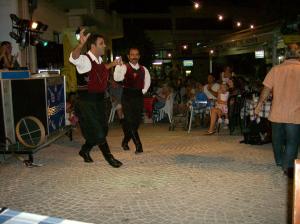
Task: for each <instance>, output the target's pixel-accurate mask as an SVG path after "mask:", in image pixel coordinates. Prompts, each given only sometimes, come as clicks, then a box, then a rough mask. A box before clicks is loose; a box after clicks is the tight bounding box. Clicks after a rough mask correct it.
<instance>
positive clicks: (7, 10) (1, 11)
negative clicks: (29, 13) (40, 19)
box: [0, 0, 19, 54]
mask: <svg viewBox="0 0 300 224" xmlns="http://www.w3.org/2000/svg"><path fill="white" fill-rule="evenodd" d="M11 13H13V14H16V15H18V0H10V1H7V0H0V27H1V32H0V42H2V41H10V42H11V43H12V45H13V54H16V53H18V52H19V46H18V45H17V44H16V42H15V40H14V39H12V38H11V37H10V36H9V32H11V28H12V24H11V20H10V17H9V15H10V14H11Z"/></svg>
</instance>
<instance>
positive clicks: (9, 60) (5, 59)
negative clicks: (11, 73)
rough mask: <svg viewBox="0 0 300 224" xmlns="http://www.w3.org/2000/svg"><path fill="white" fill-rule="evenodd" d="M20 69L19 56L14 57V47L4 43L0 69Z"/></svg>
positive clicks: (1, 51) (0, 47)
mask: <svg viewBox="0 0 300 224" xmlns="http://www.w3.org/2000/svg"><path fill="white" fill-rule="evenodd" d="M16 67H19V63H18V61H17V56H13V55H12V45H11V43H10V42H8V41H3V42H2V43H1V46H0V69H12V68H16Z"/></svg>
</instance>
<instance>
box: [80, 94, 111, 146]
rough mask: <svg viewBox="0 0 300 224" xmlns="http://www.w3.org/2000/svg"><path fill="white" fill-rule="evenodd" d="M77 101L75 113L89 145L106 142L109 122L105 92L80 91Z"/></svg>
mask: <svg viewBox="0 0 300 224" xmlns="http://www.w3.org/2000/svg"><path fill="white" fill-rule="evenodd" d="M78 95H79V98H78V100H77V102H76V103H75V113H76V115H77V116H78V118H79V125H80V129H81V132H82V135H83V137H84V138H85V140H86V143H87V144H88V145H89V146H95V145H99V144H103V143H105V142H106V136H107V132H108V124H107V120H106V111H105V103H104V93H88V92H79V94H78Z"/></svg>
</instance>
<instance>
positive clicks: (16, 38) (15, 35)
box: [9, 32, 20, 43]
mask: <svg viewBox="0 0 300 224" xmlns="http://www.w3.org/2000/svg"><path fill="white" fill-rule="evenodd" d="M9 36H10V37H11V38H13V39H14V40H15V41H16V42H17V43H19V42H20V36H19V35H18V34H16V33H15V32H10V33H9Z"/></svg>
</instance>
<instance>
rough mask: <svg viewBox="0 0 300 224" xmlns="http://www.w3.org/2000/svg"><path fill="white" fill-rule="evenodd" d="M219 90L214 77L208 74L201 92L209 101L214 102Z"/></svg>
mask: <svg viewBox="0 0 300 224" xmlns="http://www.w3.org/2000/svg"><path fill="white" fill-rule="evenodd" d="M219 88H220V85H219V84H218V83H216V82H215V77H214V76H213V75H212V74H209V75H208V76H207V84H206V85H205V86H204V88H203V92H204V93H205V95H206V96H207V98H208V100H209V101H214V100H216V99H217V96H218V90H219Z"/></svg>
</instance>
